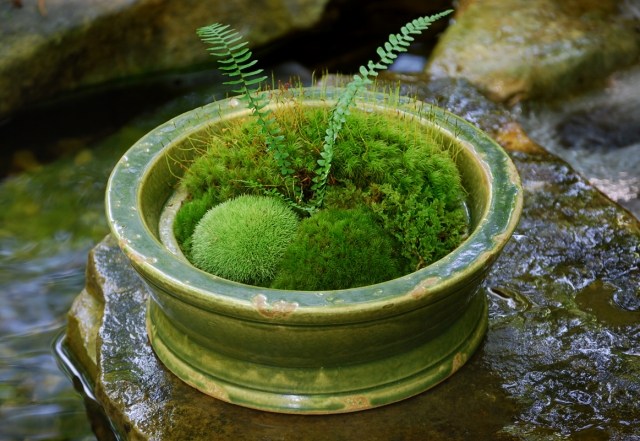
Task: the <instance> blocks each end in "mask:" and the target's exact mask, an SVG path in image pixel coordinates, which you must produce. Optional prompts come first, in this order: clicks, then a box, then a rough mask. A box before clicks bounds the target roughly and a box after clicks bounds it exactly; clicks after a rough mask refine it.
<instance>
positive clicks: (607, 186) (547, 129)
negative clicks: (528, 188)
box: [518, 65, 640, 219]
mask: <svg viewBox="0 0 640 441" xmlns="http://www.w3.org/2000/svg"><path fill="white" fill-rule="evenodd" d="M638 84H640V65H635V66H633V67H632V68H630V69H626V70H624V71H620V72H616V73H615V74H613V75H611V77H610V78H609V79H608V81H607V84H606V86H605V87H600V88H596V89H593V90H590V91H589V92H587V93H583V94H580V95H578V96H572V97H566V98H563V99H561V100H554V101H548V100H542V101H529V102H527V103H523V105H522V106H521V112H520V114H519V117H518V119H519V121H520V122H521V124H522V125H523V127H524V128H525V130H526V131H527V133H529V135H530V136H531V138H532V139H534V140H535V141H536V142H537V143H539V144H541V145H544V147H545V149H547V150H549V151H551V152H552V153H554V154H556V155H558V156H560V157H561V158H563V159H564V160H566V161H567V162H569V163H570V164H572V166H573V167H574V168H575V169H576V170H577V171H578V172H580V173H581V174H582V175H583V176H585V177H586V178H587V179H588V180H589V182H590V183H591V184H592V185H594V186H596V187H597V188H598V189H599V190H600V191H602V192H603V193H605V194H606V195H607V196H609V197H610V198H611V199H613V200H614V201H616V202H617V203H619V204H621V205H622V206H624V207H625V208H627V209H628V210H630V211H631V212H632V213H633V214H634V215H635V216H636V217H637V218H639V219H640V172H639V170H640V88H639V87H638Z"/></svg>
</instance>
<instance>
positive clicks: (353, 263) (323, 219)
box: [271, 208, 406, 290]
mask: <svg viewBox="0 0 640 441" xmlns="http://www.w3.org/2000/svg"><path fill="white" fill-rule="evenodd" d="M396 249H397V244H396V243H395V241H394V240H393V238H392V237H391V236H390V235H389V234H388V233H387V232H385V230H384V229H383V228H382V226H381V225H380V224H379V223H378V222H377V220H376V218H375V215H374V213H373V212H371V211H370V210H366V209H364V208H356V209H350V210H345V209H326V210H321V211H319V212H318V213H317V214H315V215H313V216H311V217H308V218H306V219H304V220H303V221H302V222H301V223H300V226H299V227H298V231H297V234H296V237H295V238H294V239H293V241H292V242H291V243H290V244H289V247H288V248H287V250H286V251H285V253H284V256H283V258H282V263H281V269H280V271H279V272H278V275H277V276H276V279H275V280H274V282H273V284H272V285H271V286H272V287H273V288H279V289H300V290H327V289H340V288H354V287H357V286H364V285H370V284H373V283H378V282H384V281H385V280H390V279H394V278H396V277H400V276H402V275H404V274H405V273H406V262H404V260H403V259H402V258H400V256H399V254H398V253H397V251H396Z"/></svg>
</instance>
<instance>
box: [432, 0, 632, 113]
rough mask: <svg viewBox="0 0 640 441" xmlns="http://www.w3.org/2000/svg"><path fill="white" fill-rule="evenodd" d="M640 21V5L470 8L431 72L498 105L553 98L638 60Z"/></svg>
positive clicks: (488, 2) (499, 3)
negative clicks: (464, 82) (465, 84)
mask: <svg viewBox="0 0 640 441" xmlns="http://www.w3.org/2000/svg"><path fill="white" fill-rule="evenodd" d="M634 8H635V9H634ZM639 21H640V10H638V8H637V3H636V6H634V3H633V2H619V1H617V0H606V1H593V0H568V1H562V2H557V1H554V0H507V1H505V0H467V1H464V2H461V5H460V7H459V8H458V10H457V11H456V17H455V21H454V24H452V25H451V26H449V28H447V30H446V32H445V33H444V34H443V35H442V38H441V39H440V41H439V43H438V45H437V46H436V48H435V50H434V53H433V55H432V58H431V60H430V62H429V64H428V66H427V67H426V72H427V73H429V74H430V75H432V76H433V77H443V76H450V77H464V78H467V79H468V80H470V81H471V82H472V83H474V84H475V85H476V86H478V87H479V88H480V89H481V90H483V91H484V92H486V93H487V94H489V95H490V96H491V97H492V98H493V99H496V100H498V101H511V102H514V101H517V100H520V99H525V98H530V97H540V96H544V97H553V96H555V95H561V94H564V93H566V92H567V91H568V90H571V89H576V88H578V87H580V86H584V84H585V83H588V82H592V81H593V80H598V79H602V78H603V77H605V76H606V75H607V74H609V73H611V72H612V71H614V70H615V69H617V68H620V67H622V66H626V65H629V64H631V63H632V62H634V61H635V60H637V58H638V54H639V53H640V32H638V30H637V29H638V23H639Z"/></svg>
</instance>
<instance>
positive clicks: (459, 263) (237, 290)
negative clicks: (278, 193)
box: [106, 87, 523, 321]
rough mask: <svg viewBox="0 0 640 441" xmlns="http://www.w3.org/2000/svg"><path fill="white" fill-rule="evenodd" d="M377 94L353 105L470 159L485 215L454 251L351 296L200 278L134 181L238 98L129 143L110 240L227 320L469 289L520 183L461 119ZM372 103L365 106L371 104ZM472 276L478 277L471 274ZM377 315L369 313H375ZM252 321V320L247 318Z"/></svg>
mask: <svg viewBox="0 0 640 441" xmlns="http://www.w3.org/2000/svg"><path fill="white" fill-rule="evenodd" d="M340 90H342V89H340V88H320V87H311V88H303V89H299V90H294V91H293V93H294V94H295V95H298V96H299V97H302V98H304V100H305V102H307V101H308V100H314V99H315V100H321V101H322V102H323V103H325V104H326V103H329V104H330V103H331V101H332V100H333V99H334V97H335V96H336V95H337V94H339V92H340ZM385 96H387V95H385V94H382V93H379V92H369V91H364V92H360V93H359V95H358V98H359V100H360V103H361V104H359V106H358V107H366V108H367V109H370V108H380V109H388V110H394V111H396V110H399V111H401V112H404V113H406V114H409V115H412V116H414V117H418V118H420V120H421V122H422V123H423V124H431V125H437V126H438V127H440V128H441V130H443V131H444V132H445V133H448V134H449V135H450V136H451V137H452V138H454V139H457V140H459V141H460V144H461V145H462V146H463V147H464V148H465V149H467V150H468V151H469V152H471V153H472V154H473V155H474V157H475V159H476V161H477V162H478V163H479V165H480V168H481V170H482V173H483V175H484V178H485V181H486V183H487V184H488V185H489V187H490V191H489V202H488V204H487V207H486V210H485V213H484V214H483V216H482V217H481V219H480V220H479V222H478V225H477V226H476V228H475V229H474V230H473V231H472V233H471V234H470V235H469V237H468V238H467V239H466V240H465V241H464V242H463V243H462V244H460V245H459V246H458V247H457V248H456V249H455V250H453V251H452V252H451V253H449V254H448V255H446V256H445V257H443V258H442V259H440V260H438V261H436V262H434V263H432V264H431V265H429V266H427V267H425V268H422V269H420V270H418V271H415V272H413V273H410V274H407V275H405V276H402V277H399V278H397V279H393V280H389V281H386V282H381V283H378V284H375V285H368V286H364V287H358V288H350V289H340V290H327V291H295V290H277V289H271V288H264V287H258V286H252V285H245V284H242V283H238V282H233V281H230V280H226V279H223V278H220V277H217V276H214V275H212V274H209V273H206V272H204V271H202V270H200V269H198V268H196V267H195V266H193V265H191V264H190V263H188V262H185V261H184V260H183V259H181V258H180V257H178V256H176V255H175V254H173V253H171V252H170V251H168V250H167V249H166V246H165V245H163V244H162V243H161V242H160V240H159V238H158V237H156V236H155V235H154V233H153V232H152V231H151V229H150V228H149V226H148V225H147V224H146V221H145V219H144V217H143V215H142V213H141V204H140V194H141V191H142V187H143V183H144V182H145V180H146V179H147V178H148V175H149V172H150V170H151V168H152V166H153V165H154V164H156V162H157V161H165V160H166V159H164V157H163V154H162V153H163V151H164V149H166V148H168V147H169V146H171V145H175V144H176V143H179V142H181V141H184V140H185V139H187V138H189V136H191V135H193V134H195V133H197V132H200V131H201V130H203V129H206V127H208V126H210V125H211V124H212V118H215V119H217V120H219V119H221V118H224V119H226V118H234V117H238V116H241V115H243V114H246V113H247V110H246V109H239V108H238V103H239V101H238V99H237V98H228V99H225V100H221V101H217V102H213V103H211V104H207V105H205V106H202V107H199V108H196V109H193V110H191V111H188V112H186V113H183V114H181V115H179V116H176V117H175V118H173V119H171V120H169V121H167V122H165V123H164V124H161V125H160V126H158V127H156V128H155V129H153V130H151V131H150V132H148V133H147V134H146V135H144V136H143V137H142V138H141V139H140V140H138V141H137V142H136V143H135V144H134V145H133V146H132V147H131V148H130V149H129V150H128V151H127V152H126V153H125V154H124V155H123V156H122V158H121V159H120V160H119V161H118V163H117V164H116V166H115V167H114V169H113V171H112V173H111V175H110V177H109V181H108V184H107V190H106V214H107V219H108V223H109V227H110V229H111V232H112V234H113V235H114V236H115V238H116V239H117V241H118V244H119V246H120V248H121V249H122V250H123V252H124V253H125V254H126V256H127V257H128V258H129V259H130V261H131V263H132V265H133V267H134V268H135V269H136V270H137V271H138V272H139V273H140V274H141V275H142V276H143V278H144V279H145V281H146V282H147V283H149V284H151V285H154V286H155V288H159V289H161V290H162V291H164V292H166V293H168V294H170V295H172V296H174V297H177V298H179V299H180V300H181V301H184V302H187V303H190V304H192V305H194V306H197V307H200V308H204V309H209V310H215V311H218V312H220V313H223V314H228V315H234V316H246V315H249V316H251V317H260V316H261V317H262V318H269V319H275V320H278V319H285V318H286V319H287V321H291V320H292V319H293V320H295V318H303V317H307V318H308V317H317V318H318V319H320V318H321V317H323V316H326V317H330V316H331V317H334V316H335V315H336V314H340V315H343V316H344V317H350V320H370V319H371V318H372V316H371V314H372V313H373V316H379V315H380V314H382V315H392V314H398V313H400V312H401V310H406V309H407V308H411V309H413V308H416V307H419V306H420V305H425V304H428V303H433V302H436V301H438V300H440V299H441V298H442V296H444V295H445V294H442V293H445V292H447V291H448V290H449V289H450V288H451V287H453V286H456V285H460V284H464V285H466V284H468V283H469V281H468V280H467V279H468V278H469V275H470V274H472V275H473V274H480V273H483V271H484V270H486V268H488V266H489V265H490V264H491V263H492V262H493V261H494V260H495V258H496V257H497V256H498V254H499V253H500V251H501V250H502V248H503V247H504V245H505V244H506V242H507V241H508V240H509V238H510V237H511V234H512V233H513V231H514V229H515V227H516V226H517V223H518V220H519V218H520V213H521V211H522V204H523V195H522V187H521V184H520V178H519V175H518V172H517V170H516V168H515V165H514V164H513V162H512V161H511V159H510V158H509V156H508V155H507V153H506V152H505V151H504V150H503V149H502V148H501V147H500V146H499V145H498V144H497V143H496V142H495V141H493V140H492V139H491V138H490V137H489V136H488V135H487V134H485V133H484V132H482V131H481V130H480V129H478V128H476V127H475V126H473V125H472V124H471V123H469V122H467V121H465V120H464V119H462V118H460V117H458V116H456V115H454V114H452V113H449V112H447V111H445V110H443V109H441V108H438V107H436V106H433V105H430V104H427V103H424V102H421V101H416V100H412V99H409V98H403V97H401V99H400V101H401V103H400V104H399V105H398V106H396V107H389V106H387V105H385V104H384V99H385ZM372 103H373V107H372V106H371V104H372ZM478 277H479V276H478ZM376 311H377V313H376ZM256 313H257V315H256Z"/></svg>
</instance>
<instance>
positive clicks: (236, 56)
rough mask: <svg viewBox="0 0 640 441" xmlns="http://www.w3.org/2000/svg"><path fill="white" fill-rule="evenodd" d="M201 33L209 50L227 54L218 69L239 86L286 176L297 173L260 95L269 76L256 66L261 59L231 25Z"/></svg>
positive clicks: (220, 61)
mask: <svg viewBox="0 0 640 441" xmlns="http://www.w3.org/2000/svg"><path fill="white" fill-rule="evenodd" d="M197 33H198V36H199V37H200V39H201V40H202V41H203V42H205V43H207V44H210V45H211V47H210V48H208V50H209V51H210V52H211V54H212V55H214V56H216V57H219V58H221V57H224V58H221V59H219V60H218V69H219V70H220V72H222V74H223V75H226V76H227V77H229V78H231V80H229V81H226V82H224V83H223V84H226V85H230V86H237V87H236V88H234V89H232V91H233V92H235V93H238V94H240V96H241V99H243V100H244V101H246V102H247V106H248V107H249V108H250V109H251V110H252V112H253V114H254V115H255V116H256V118H257V119H258V123H259V125H260V127H261V128H262V131H263V134H264V136H265V139H266V142H267V151H275V152H276V155H274V157H275V159H276V162H277V164H278V166H279V167H280V170H281V173H282V174H283V175H285V176H286V175H291V174H293V170H292V169H291V161H289V160H288V159H287V156H286V155H283V152H284V145H283V139H284V138H283V137H282V136H278V133H280V129H279V128H278V125H277V123H276V122H275V120H274V119H273V117H272V116H271V115H270V112H269V111H268V110H266V109H265V107H266V106H267V104H268V102H267V101H266V98H264V97H262V96H261V95H260V94H259V91H260V84H261V83H262V82H263V81H264V80H266V79H267V76H266V75H261V74H262V72H263V70H262V69H255V68H254V66H255V65H256V64H257V63H258V61H257V60H252V59H251V57H252V56H253V54H252V52H251V50H249V48H247V47H246V46H247V42H246V41H242V36H241V35H240V34H239V33H238V32H237V31H235V30H234V29H233V28H231V27H230V26H229V25H222V24H220V23H214V24H211V25H209V26H205V27H203V28H200V29H198V31H197ZM251 69H252V70H251Z"/></svg>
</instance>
